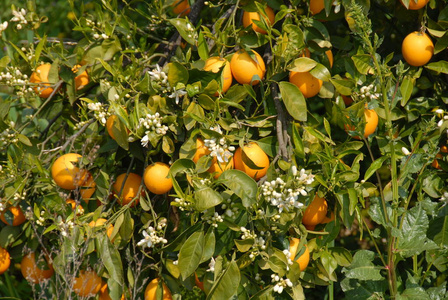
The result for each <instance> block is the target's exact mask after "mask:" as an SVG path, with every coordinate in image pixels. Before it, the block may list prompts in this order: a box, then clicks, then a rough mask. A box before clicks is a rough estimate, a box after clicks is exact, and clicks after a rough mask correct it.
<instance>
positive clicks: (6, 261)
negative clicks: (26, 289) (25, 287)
mask: <svg viewBox="0 0 448 300" xmlns="http://www.w3.org/2000/svg"><path fill="white" fill-rule="evenodd" d="M10 265H11V256H9V252H8V251H7V250H6V249H4V248H2V247H0V275H2V274H3V273H5V272H6V270H8V268H9V266H10Z"/></svg>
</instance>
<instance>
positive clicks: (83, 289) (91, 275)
mask: <svg viewBox="0 0 448 300" xmlns="http://www.w3.org/2000/svg"><path fill="white" fill-rule="evenodd" d="M101 284H102V280H101V277H99V276H98V275H97V274H96V272H95V271H93V270H91V271H85V270H81V271H79V275H78V277H76V278H75V280H74V281H73V287H72V288H73V291H74V292H75V293H76V294H77V295H78V296H80V297H93V296H95V295H96V294H98V292H99V291H100V289H101Z"/></svg>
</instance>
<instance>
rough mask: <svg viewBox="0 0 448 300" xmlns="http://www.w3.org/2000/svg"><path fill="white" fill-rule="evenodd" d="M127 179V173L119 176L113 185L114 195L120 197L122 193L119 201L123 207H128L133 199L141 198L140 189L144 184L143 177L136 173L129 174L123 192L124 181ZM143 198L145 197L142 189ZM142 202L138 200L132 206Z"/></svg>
mask: <svg viewBox="0 0 448 300" xmlns="http://www.w3.org/2000/svg"><path fill="white" fill-rule="evenodd" d="M125 177H126V173H123V174H120V175H118V177H117V179H116V180H115V183H114V184H113V186H112V187H113V190H114V193H115V194H117V195H119V194H120V191H121V194H120V198H119V201H120V203H121V205H126V204H128V203H129V202H131V201H132V199H134V198H136V197H137V196H139V194H138V190H139V189H140V184H141V182H142V177H141V176H140V175H138V174H135V173H129V175H128V177H127V179H126V182H125V184H124V186H123V190H121V186H122V185H123V181H124V179H125ZM140 194H141V195H142V196H143V195H144V191H143V189H142V191H141V193H140ZM139 201H140V200H139V199H138V198H137V199H136V201H135V202H134V203H133V204H132V205H131V206H134V205H136V204H137V203H138V202H139Z"/></svg>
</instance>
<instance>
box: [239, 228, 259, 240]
mask: <svg viewBox="0 0 448 300" xmlns="http://www.w3.org/2000/svg"><path fill="white" fill-rule="evenodd" d="M240 230H241V239H242V240H246V239H255V238H256V237H257V234H256V233H255V232H254V233H252V232H250V230H248V229H246V228H245V227H241V228H240Z"/></svg>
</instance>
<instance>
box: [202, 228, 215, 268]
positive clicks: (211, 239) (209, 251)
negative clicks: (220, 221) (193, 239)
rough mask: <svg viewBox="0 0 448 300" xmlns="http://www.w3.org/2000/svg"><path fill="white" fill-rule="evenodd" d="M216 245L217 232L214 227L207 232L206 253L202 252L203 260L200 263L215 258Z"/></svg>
mask: <svg viewBox="0 0 448 300" xmlns="http://www.w3.org/2000/svg"><path fill="white" fill-rule="evenodd" d="M215 244H216V238H215V232H214V229H213V227H212V226H210V228H209V229H208V231H207V234H206V235H205V240H204V251H203V252H202V258H201V262H200V263H203V262H205V261H208V260H209V259H210V258H212V257H213V254H214V253H215Z"/></svg>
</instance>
